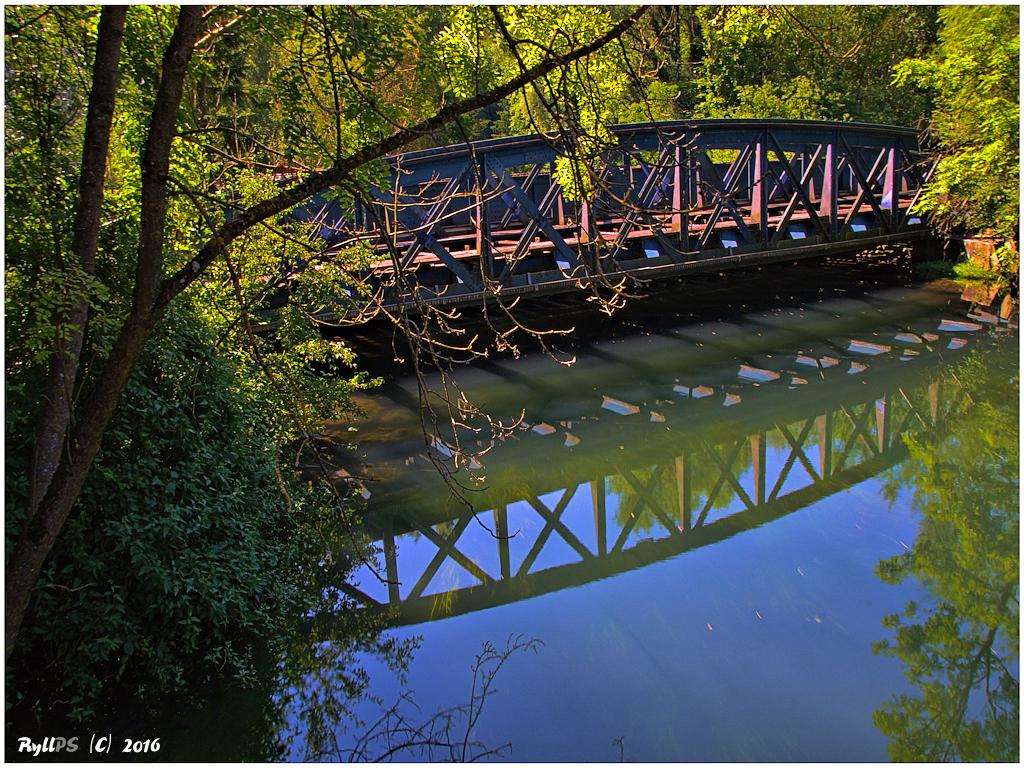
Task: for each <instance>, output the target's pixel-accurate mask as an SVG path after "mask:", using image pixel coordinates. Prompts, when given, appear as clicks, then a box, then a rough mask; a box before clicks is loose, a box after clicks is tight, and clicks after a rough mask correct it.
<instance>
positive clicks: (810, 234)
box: [296, 120, 932, 320]
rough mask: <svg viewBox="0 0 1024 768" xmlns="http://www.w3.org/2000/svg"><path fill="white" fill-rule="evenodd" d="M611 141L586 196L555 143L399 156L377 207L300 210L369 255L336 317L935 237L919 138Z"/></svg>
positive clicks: (821, 133)
mask: <svg viewBox="0 0 1024 768" xmlns="http://www.w3.org/2000/svg"><path fill="white" fill-rule="evenodd" d="M610 132H611V136H612V139H613V141H612V142H611V144H612V146H610V147H609V148H607V149H605V150H604V151H603V152H601V153H600V154H599V155H598V156H597V158H596V159H595V160H594V161H593V162H588V163H587V169H588V170H586V179H587V182H586V185H587V186H589V188H590V190H591V191H590V192H589V193H587V194H586V195H579V196H577V197H581V198H583V199H574V196H573V195H571V194H570V193H568V192H567V191H566V189H565V187H564V186H563V183H564V182H565V179H566V174H567V171H566V168H567V167H568V166H567V162H568V161H569V159H570V153H569V152H568V151H567V149H566V147H565V146H564V145H563V144H561V143H560V141H559V139H558V137H557V136H554V135H533V136H517V137H510V138H499V139H489V140H484V141H477V142H473V143H471V144H468V145H457V146H449V147H438V148H435V149H428V150H421V151H415V152H409V153H406V154H403V155H397V156H394V157H390V158H388V159H387V161H386V162H387V165H388V168H389V169H390V171H389V173H388V174H387V177H386V178H385V179H384V180H382V181H381V182H380V183H378V184H376V185H371V186H370V187H369V188H368V189H367V190H366V195H365V197H364V199H363V200H356V201H355V202H352V203H350V204H349V205H347V206H346V205H343V204H341V203H339V202H329V201H326V200H324V199H323V198H315V199H314V200H313V201H312V202H311V203H310V204H309V205H308V206H307V207H306V208H305V209H303V210H301V211H299V212H297V213H296V216H297V218H299V219H302V220H306V221H310V222H313V223H314V224H315V225H316V226H317V231H318V233H319V236H320V237H322V238H323V240H324V241H325V243H326V246H325V251H324V254H323V255H325V256H326V257H328V258H329V257H330V256H331V254H332V253H335V252H337V251H338V250H339V249H340V248H342V247H343V246H345V245H350V244H352V243H353V242H354V241H361V242H363V243H365V244H366V245H367V246H368V247H369V249H370V252H371V254H372V255H371V257H370V259H369V262H370V263H369V265H368V266H367V268H366V269H365V270H364V271H363V272H362V273H361V274H360V277H361V279H362V281H363V283H364V284H365V285H366V286H367V287H368V290H369V293H368V294H358V295H357V293H356V292H355V291H354V289H345V290H346V294H345V295H340V296H339V297H338V299H339V304H338V306H337V307H332V308H327V309H326V310H325V311H324V312H323V313H321V315H322V319H325V320H329V319H330V317H331V316H335V317H336V316H339V315H348V316H352V315H353V314H355V313H357V312H358V311H359V310H360V309H361V308H363V307H366V306H368V305H374V304H376V305H384V306H388V307H395V306H397V305H398V304H400V303H408V302H411V301H413V300H415V301H418V302H421V303H425V304H442V305H453V304H471V303H480V302H482V301H488V300H494V299H501V300H504V299H510V298H512V297H514V296H517V295H520V294H525V293H537V292H544V293H555V292H560V291H566V290H570V289H572V288H577V287H587V286H588V285H589V286H595V285H600V284H602V283H603V284H608V282H609V281H617V280H619V279H620V278H621V277H623V276H633V277H636V278H640V279H651V278H657V277H668V276H674V275H684V274H687V273H690V272H701V271H709V270H722V269H726V268H734V267H739V266H745V265H751V264H761V263H767V262H773V261H791V260H794V259H799V258H804V257H811V256H821V255H827V254H831V253H838V252H850V251H854V250H861V249H864V248H867V247H870V246H872V245H875V244H881V243H889V242H906V241H909V240H914V239H916V238H921V237H924V236H926V235H927V233H928V230H927V227H926V226H925V225H924V223H923V222H922V221H921V219H920V217H918V216H916V215H915V214H914V213H912V210H913V207H914V204H915V202H916V201H917V199H918V197H919V196H920V194H921V189H922V186H923V185H924V183H925V182H926V181H927V180H928V178H929V176H930V174H931V171H932V165H931V163H930V161H929V160H928V159H927V157H926V156H925V155H924V153H923V152H922V151H921V148H920V146H919V144H918V140H917V136H916V133H915V132H914V131H912V130H910V129H906V128H897V127H891V126H880V125H868V124H860V123H831V122H812V121H799V120H702V121H692V122H662V123H649V124H633V125H619V126H614V127H612V128H611V129H610ZM573 156H575V155H573ZM559 169H561V170H559ZM570 178H572V177H571V176H570ZM576 178H581V177H579V176H577V177H576Z"/></svg>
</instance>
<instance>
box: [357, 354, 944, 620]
mask: <svg viewBox="0 0 1024 768" xmlns="http://www.w3.org/2000/svg"><path fill="white" fill-rule="evenodd" d="M946 341H947V339H946V338H942V339H941V342H940V343H939V344H935V345H934V346H932V345H924V346H923V347H919V349H920V353H919V355H918V356H916V357H913V358H910V357H907V356H902V357H901V356H900V353H899V352H898V351H897V352H895V353H892V354H888V355H879V356H878V357H874V358H872V362H871V366H870V367H869V368H867V369H863V370H861V369H860V368H858V367H856V366H857V363H856V361H855V360H852V361H851V360H847V361H839V360H837V359H835V358H828V357H825V358H821V359H819V365H825V366H828V368H827V369H817V370H814V371H813V373H811V374H809V375H808V376H807V378H806V379H794V378H793V377H792V376H791V375H788V374H787V375H786V376H785V378H781V379H780V380H775V381H772V382H770V383H764V382H756V381H750V382H748V383H747V384H746V385H745V388H744V389H743V390H742V391H743V392H744V394H743V396H742V397H738V396H736V395H731V396H730V395H727V396H726V400H725V401H724V403H723V400H722V399H721V392H720V391H716V396H713V397H711V396H709V397H697V395H700V394H702V392H700V391H697V389H696V388H695V389H694V390H692V391H691V392H690V395H691V396H690V397H684V396H683V395H682V394H681V392H684V391H685V390H684V388H683V387H681V386H677V387H676V388H675V391H672V390H667V391H666V392H665V393H664V395H663V398H662V399H660V400H657V401H655V402H654V404H653V405H651V406H650V408H644V409H642V410H640V411H639V412H636V413H632V412H627V413H625V414H621V415H620V414H616V413H609V411H608V406H609V402H608V400H607V399H606V400H605V401H603V402H604V405H605V408H604V409H602V408H601V401H600V400H599V401H598V402H597V403H596V404H595V405H596V407H595V409H594V413H593V414H590V415H587V414H583V415H581V416H579V417H577V418H576V419H574V420H572V421H568V420H566V421H557V422H554V423H553V424H546V423H545V424H541V425H534V426H533V428H530V429H528V430H524V431H523V432H522V433H521V434H520V435H519V436H518V437H517V438H514V439H512V440H509V441H506V442H505V443H504V444H503V445H500V446H497V447H496V448H495V450H494V451H493V452H491V453H489V454H488V455H487V457H486V458H485V461H487V464H488V466H487V467H486V475H487V481H488V486H489V487H488V488H487V489H486V490H484V491H481V492H480V493H479V494H470V498H471V499H472V500H473V501H474V503H475V506H476V507H477V508H478V509H485V510H486V511H482V512H478V513H477V515H475V516H474V515H473V514H461V515H459V512H460V511H463V512H464V508H461V509H460V507H459V506H458V505H457V504H454V503H453V502H452V501H451V499H450V498H447V497H446V494H445V493H444V492H443V490H440V491H439V492H435V493H433V494H430V493H426V494H424V493H422V492H412V491H409V489H406V490H407V491H409V492H407V493H403V492H402V491H401V490H398V491H397V492H389V491H388V490H387V488H382V489H381V491H382V493H381V494H380V496H381V498H380V499H379V501H380V504H379V505H375V506H378V507H379V508H380V509H381V510H382V511H379V512H377V513H376V515H375V516H374V517H373V518H372V519H374V520H375V525H376V537H377V538H379V540H380V542H381V544H382V550H383V566H384V571H385V572H386V574H387V578H388V582H389V583H388V584H386V585H385V584H381V583H379V582H376V581H375V580H374V579H373V577H372V576H369V575H366V577H365V578H363V579H362V589H363V590H365V591H359V590H357V589H354V590H353V591H354V592H355V593H357V594H358V596H359V597H360V598H361V599H362V600H363V601H364V602H365V603H367V604H369V605H370V607H371V610H381V609H391V610H393V614H392V617H391V623H394V624H409V623H417V622H421V621H427V620H432V619H437V618H444V617H447V616H453V615H458V614H462V613H466V612H469V611H474V610H479V609H483V608H488V607H492V606H496V605H501V604H505V603H509V602H514V601H517V600H522V599H525V598H529V597H533V596H535V595H540V594H544V593H548V592H552V591H555V590H559V589H563V588H566V587H571V586H576V585H581V584H584V583H587V582H590V581H593V580H595V579H601V578H605V577H608V576H612V575H614V574H616V573H620V572H623V571H627V570H631V569H635V568H639V567H642V566H645V565H647V564H650V563H653V562H656V561H659V560H664V559H666V558H670V557H673V556H676V555H679V554H680V553H683V552H686V551H687V550H691V549H694V548H697V547H702V546H705V545H708V544H713V543H715V542H718V541H722V540H724V539H726V538H728V537H730V536H733V535H735V534H737V533H740V532H742V531H746V530H750V529H752V528H756V527H757V526H760V525H763V524H765V523H767V522H770V521H772V520H775V519H778V518H780V517H783V516H785V515H788V514H790V513H792V512H794V511H796V510H799V509H802V508H805V507H808V506H810V505H812V504H814V503H815V502H817V501H819V500H821V499H823V498H825V497H827V496H830V495H832V494H834V493H836V492H838V491H841V490H843V489H846V488H849V487H850V486H852V485H854V484H857V483H860V482H862V481H864V480H866V479H868V478H871V477H873V476H875V475H878V474H879V473H882V472H884V471H885V470H886V469H888V468H890V467H893V466H894V465H896V464H898V463H899V462H901V461H902V460H903V459H905V458H906V451H905V448H904V442H903V439H902V438H903V436H904V435H908V434H921V433H925V432H936V431H941V430H943V428H944V425H945V424H946V423H947V422H948V421H949V420H950V419H953V418H955V417H956V415H957V413H958V411H959V409H960V407H961V404H962V401H963V398H964V395H963V392H962V390H961V388H960V387H959V386H958V385H957V384H956V382H955V380H953V379H949V378H945V377H943V375H942V365H943V362H944V359H948V358H949V357H950V356H955V355H959V354H962V352H960V351H956V350H952V351H951V350H950V349H949V348H948V346H946ZM953 346H956V345H955V344H954V345H953ZM744 368H746V367H744ZM744 368H741V369H740V373H741V374H745V375H746V376H750V377H754V378H756V377H757V374H756V373H754V372H752V371H751V369H749V368H746V370H744ZM851 372H857V374H858V375H856V376H852V375H849V374H850V373H851ZM791 381H792V382H793V383H790V382H791ZM800 382H804V383H800ZM730 397H734V398H735V401H734V402H736V403H737V404H736V405H735V406H733V407H723V406H724V404H726V403H728V402H729V398H730ZM612 407H613V408H614V403H613V404H612ZM648 414H649V415H648ZM435 490H438V489H435ZM374 493H375V494H376V493H377V489H375V490H374ZM375 501H376V499H375ZM384 509H387V510H391V511H392V512H391V513H390V514H384V512H383V510H384ZM394 510H398V511H397V512H395V511H394Z"/></svg>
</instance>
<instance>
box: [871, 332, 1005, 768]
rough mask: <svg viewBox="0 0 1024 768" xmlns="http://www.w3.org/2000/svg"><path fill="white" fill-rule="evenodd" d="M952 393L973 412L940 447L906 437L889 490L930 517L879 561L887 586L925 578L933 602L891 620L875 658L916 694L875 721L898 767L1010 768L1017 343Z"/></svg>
mask: <svg viewBox="0 0 1024 768" xmlns="http://www.w3.org/2000/svg"><path fill="white" fill-rule="evenodd" d="M944 386H965V387H966V390H967V398H968V403H969V405H968V406H967V408H966V411H965V412H964V413H962V414H961V415H960V416H959V417H957V418H956V420H955V421H954V422H952V424H951V428H950V433H949V434H948V435H947V436H946V439H945V440H943V441H942V443H941V444H936V443H935V442H934V441H924V440H921V439H916V438H914V439H908V441H907V443H908V448H909V451H910V460H909V461H908V462H906V463H905V464H903V465H902V466H901V467H900V468H899V470H898V472H897V473H896V475H895V477H894V478H893V479H892V480H891V481H890V483H889V485H888V492H889V493H890V494H895V493H896V490H897V489H898V488H899V487H900V486H901V485H903V484H904V483H910V484H912V485H913V486H914V487H916V489H917V490H916V492H915V505H916V506H917V508H918V509H919V510H920V511H921V513H922V515H923V520H922V523H921V527H920V532H919V534H918V538H917V541H916V542H915V544H914V546H913V547H912V548H911V549H910V551H908V552H907V553H905V554H903V555H900V556H897V557H894V558H891V559H890V560H886V561H883V562H882V563H880V564H879V569H878V570H879V575H880V577H881V578H882V579H883V580H885V581H887V582H890V583H897V582H900V581H902V580H904V579H906V578H910V577H912V578H914V579H916V580H917V581H919V582H920V583H921V584H922V585H923V586H924V587H925V588H926V589H927V590H928V592H929V593H930V597H931V600H930V601H929V604H927V605H921V604H918V603H910V604H908V605H907V607H906V610H905V611H904V612H903V614H902V615H895V616H889V617H887V618H886V620H885V626H886V627H888V628H889V629H891V630H893V632H894V635H893V638H892V639H891V640H887V641H883V642H881V643H879V644H878V646H877V648H876V650H877V651H878V652H879V653H883V654H886V655H891V656H895V657H896V658H898V659H900V660H901V661H902V662H903V663H904V665H905V673H906V676H907V679H908V680H909V681H910V682H911V684H912V685H914V686H915V687H916V688H917V689H918V690H919V693H918V694H916V695H912V694H901V695H899V696H897V697H895V698H894V699H893V700H892V701H890V702H888V703H886V704H885V705H883V706H882V707H881V708H880V709H879V710H878V711H877V712H876V713H875V724H876V725H877V726H878V727H879V728H880V729H881V730H882V732H883V733H885V734H886V735H887V736H888V737H889V738H890V739H891V740H892V741H891V743H890V745H889V752H890V756H891V757H892V758H893V759H894V760H927V761H936V762H937V761H952V760H957V761H960V760H963V761H1007V762H1016V761H1017V759H1018V757H1019V754H1018V748H1019V742H1018V729H1019V720H1020V705H1019V697H1020V692H1019V681H1018V677H1017V672H1016V667H1017V659H1018V658H1019V654H1020V635H1019V624H1020V608H1019V599H1020V597H1019V582H1020V562H1019V543H1020V508H1019V504H1018V499H1019V495H1020V480H1019V429H1018V424H1019V416H1020V414H1019V403H1018V397H1017V392H1018V386H1019V370H1018V366H1017V359H1016V354H1015V350H1014V349H1013V348H1011V345H1004V346H1003V348H1002V349H998V350H995V351H993V350H987V351H984V352H980V353H975V354H974V355H973V356H972V357H971V358H969V359H968V360H967V361H966V362H965V363H964V364H963V365H962V366H960V367H959V370H956V371H954V372H953V373H952V374H951V375H950V376H949V377H948V380H947V381H946V382H945V383H944Z"/></svg>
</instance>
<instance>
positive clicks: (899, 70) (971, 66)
mask: <svg viewBox="0 0 1024 768" xmlns="http://www.w3.org/2000/svg"><path fill="white" fill-rule="evenodd" d="M940 18H941V20H942V30H941V32H940V35H939V37H940V41H939V45H938V46H936V48H935V49H934V50H933V51H932V52H930V54H929V55H928V56H926V57H923V58H911V59H907V60H905V61H902V62H900V63H899V65H898V66H897V67H896V68H895V82H896V84H897V85H901V86H903V85H906V84H913V85H916V86H918V87H919V88H923V89H927V90H928V91H929V92H931V93H933V94H934V98H935V110H934V112H933V114H932V119H931V131H932V134H933V135H934V137H935V140H936V141H937V143H938V148H939V159H938V165H937V167H936V169H935V174H934V177H933V178H932V181H931V183H930V184H929V185H928V187H927V188H926V191H925V194H924V195H922V197H921V202H920V206H921V208H922V209H923V210H926V211H929V212H930V213H931V214H932V219H933V221H934V222H936V223H937V224H939V225H940V226H942V227H944V228H946V229H954V228H964V229H967V230H971V231H978V230H985V229H991V230H992V231H994V232H995V233H996V234H998V235H1000V236H1002V237H1005V238H1008V239H1013V240H1015V239H1016V237H1017V229H1018V207H1019V187H1020V182H1019V170H1020V169H1019V166H1020V160H1019V154H1018V137H1019V136H1020V122H1019V117H1020V101H1019V95H1018V91H1019V87H1020V72H1019V68H1018V57H1019V53H1020V34H1019V30H1018V27H1019V9H1018V8H1017V7H1016V6H1012V5H993V6H952V7H948V8H943V9H942V10H941V11H940Z"/></svg>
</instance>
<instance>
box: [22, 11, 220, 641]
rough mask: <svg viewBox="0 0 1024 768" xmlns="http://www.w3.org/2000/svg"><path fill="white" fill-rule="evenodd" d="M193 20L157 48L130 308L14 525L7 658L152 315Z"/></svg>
mask: <svg viewBox="0 0 1024 768" xmlns="http://www.w3.org/2000/svg"><path fill="white" fill-rule="evenodd" d="M201 20H202V9H201V8H199V7H198V6H185V7H183V8H182V9H181V12H180V14H179V16H178V23H177V25H176V27H175V29H174V34H173V35H171V40H170V43H168V46H167V51H166V53H165V55H164V61H163V68H162V70H161V76H160V85H159V86H158V88H157V95H156V101H155V103H154V106H153V114H152V117H151V120H150V127H149V135H148V137H147V141H146V150H145V153H144V155H143V159H142V201H141V210H142V217H141V222H140V228H139V249H138V263H137V264H136V272H135V297H134V301H133V304H132V309H131V312H130V313H129V315H128V318H127V320H126V321H125V324H124V326H123V327H122V329H121V332H120V334H119V335H118V338H117V341H116V342H115V343H114V348H113V350H112V351H111V353H110V357H109V358H108V359H107V362H106V364H105V365H104V367H103V372H102V373H101V374H100V377H99V380H98V381H97V384H96V386H95V388H94V389H93V390H92V392H90V393H89V396H88V397H87V398H86V400H85V401H84V402H83V403H82V405H81V407H80V408H79V409H78V416H79V418H78V423H77V424H75V425H74V426H73V428H72V430H71V440H70V441H69V444H68V450H67V451H66V452H65V453H64V454H63V455H62V456H61V457H60V462H59V464H58V467H57V469H56V471H55V472H54V473H53V475H52V478H53V479H52V481H51V482H50V483H49V487H48V489H47V491H46V493H45V495H44V496H43V498H42V500H41V501H40V503H39V505H38V509H37V511H36V513H35V515H33V516H32V518H31V519H29V520H28V521H26V524H25V525H24V527H23V528H22V532H21V536H20V537H19V538H18V543H17V544H16V545H15V548H14V552H13V553H12V554H11V558H10V560H9V561H8V564H7V573H6V576H7V583H6V587H5V593H6V599H7V604H6V613H5V617H4V626H5V630H6V633H5V640H4V656H5V658H7V659H9V658H10V656H11V652H12V651H13V649H14V645H15V641H16V640H17V637H18V631H19V630H20V629H21V623H22V620H23V619H24V617H25V611H26V609H27V608H28V603H29V599H30V597H31V594H32V589H33V588H34V587H35V583H36V581H37V579H38V578H39V573H40V571H41V570H42V566H43V563H44V562H45V560H46V556H47V555H48V554H49V552H50V550H51V549H52V548H53V544H54V542H55V541H56V540H57V535H58V534H59V533H60V530H61V528H62V527H63V526H64V522H65V521H66V520H67V518H68V514H70V512H71V508H72V507H73V506H74V503H75V501H76V500H77V498H78V494H79V492H80V491H81V490H82V484H83V483H84V482H85V478H86V475H87V474H88V472H89V468H90V467H91V466H92V462H93V459H95V458H96V454H97V453H99V449H100V445H101V441H102V438H103V433H104V432H105V431H106V428H107V425H108V424H109V423H110V419H111V418H112V417H113V415H114V411H115V410H116V409H117V404H118V401H119V400H120V398H121V394H122V393H123V392H124V388H125V386H126V385H127V384H128V379H129V377H130V376H131V373H132V369H133V368H134V366H135V362H136V360H138V357H139V355H140V354H141V353H142V349H143V347H144V346H145V343H146V339H147V338H148V337H149V335H150V333H151V332H152V330H153V327H154V325H155V324H156V322H157V320H158V318H159V312H157V311H155V306H154V301H155V299H156V296H157V292H158V291H159V289H160V278H161V270H162V263H163V240H164V224H165V218H166V208H167V176H168V168H169V164H170V151H171V142H172V140H173V138H174V134H175V131H174V123H175V120H176V118H177V114H178V108H179V106H180V104H181V96H182V91H183V88H184V81H185V72H186V70H187V68H188V62H189V59H190V58H191V57H192V51H193V49H194V47H195V43H196V40H197V39H198V38H199V33H200V26H201V24H200V23H201ZM88 150H89V148H88V147H87V148H86V151H88ZM94 253H95V251H94Z"/></svg>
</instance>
